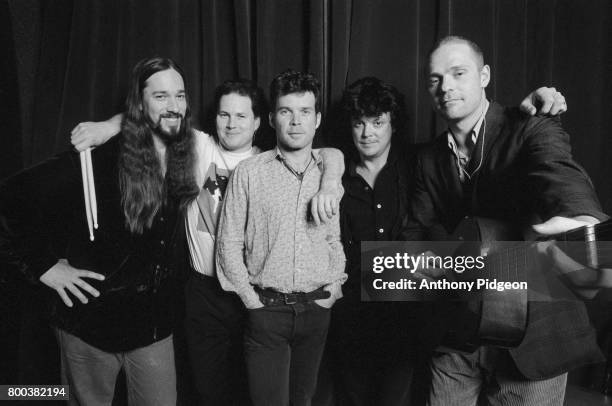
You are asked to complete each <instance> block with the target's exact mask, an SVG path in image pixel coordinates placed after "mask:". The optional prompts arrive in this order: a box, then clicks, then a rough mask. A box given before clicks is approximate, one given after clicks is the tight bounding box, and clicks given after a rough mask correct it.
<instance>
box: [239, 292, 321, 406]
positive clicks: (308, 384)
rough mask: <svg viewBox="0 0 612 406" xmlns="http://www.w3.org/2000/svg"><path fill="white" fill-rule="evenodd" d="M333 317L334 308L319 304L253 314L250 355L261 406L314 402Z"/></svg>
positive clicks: (251, 377) (246, 347)
mask: <svg viewBox="0 0 612 406" xmlns="http://www.w3.org/2000/svg"><path fill="white" fill-rule="evenodd" d="M329 318H330V309H326V308H323V307H321V306H319V305H317V304H316V303H314V302H307V303H296V304H292V305H280V306H265V307H263V308H260V309H254V310H249V311H248V320H247V326H246V331H245V336H244V351H245V356H246V363H247V371H248V379H249V390H250V393H251V399H252V401H253V404H254V405H255V406H258V405H265V406H286V405H288V404H289V403H290V402H291V404H292V405H294V406H303V405H310V404H311V401H312V397H313V395H314V392H315V388H316V384H317V374H318V371H319V365H320V363H321V356H322V355H323V349H324V348H325V340H326V338H327V330H328V327H329Z"/></svg>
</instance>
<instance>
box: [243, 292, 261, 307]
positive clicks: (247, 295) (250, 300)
mask: <svg viewBox="0 0 612 406" xmlns="http://www.w3.org/2000/svg"><path fill="white" fill-rule="evenodd" d="M239 296H240V299H241V300H242V303H244V306H245V307H246V308H247V309H255V308H258V307H261V304H262V303H261V300H259V295H258V294H257V292H255V289H253V288H252V287H251V288H250V289H248V290H246V291H245V292H242V293H240V294H239Z"/></svg>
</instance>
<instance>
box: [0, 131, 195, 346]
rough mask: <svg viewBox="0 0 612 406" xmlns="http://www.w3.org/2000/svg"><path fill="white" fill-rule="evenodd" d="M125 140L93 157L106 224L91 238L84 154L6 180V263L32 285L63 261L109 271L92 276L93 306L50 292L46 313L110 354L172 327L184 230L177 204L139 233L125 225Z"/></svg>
mask: <svg viewBox="0 0 612 406" xmlns="http://www.w3.org/2000/svg"><path fill="white" fill-rule="evenodd" d="M120 138H121V137H120V136H119V137H116V138H115V139H114V140H112V141H110V142H108V143H107V144H105V145H103V146H101V147H99V148H97V149H96V150H94V151H93V154H92V155H93V157H92V158H93V168H94V178H95V185H96V194H97V207H98V222H99V228H98V230H95V232H94V234H95V240H94V241H93V242H91V241H90V240H89V232H88V228H87V222H86V217H85V206H84V199H83V189H82V181H81V172H80V162H79V155H78V154H77V153H74V152H66V153H63V154H60V155H58V156H56V157H53V158H51V159H49V160H47V161H45V162H43V163H41V164H39V165H36V166H34V167H32V168H30V169H27V170H25V171H23V172H20V173H18V174H17V175H15V176H13V177H11V178H9V179H6V180H5V181H4V182H3V183H2V185H1V186H0V261H2V262H3V263H5V264H9V265H11V266H12V268H13V269H15V270H17V271H19V272H21V273H23V274H24V275H25V276H26V277H27V278H28V279H29V280H30V281H31V282H33V283H40V282H39V278H40V276H41V275H42V274H44V273H45V272H46V271H47V270H48V269H49V268H51V267H52V266H53V265H54V264H55V263H56V262H57V260H58V259H60V258H66V259H67V260H68V262H69V263H70V265H72V266H74V267H76V268H79V269H85V270H90V271H93V272H97V273H100V274H103V275H105V277H106V279H105V280H104V281H97V280H94V279H87V278H85V280H86V281H87V282H88V283H90V284H91V285H92V286H94V287H95V288H96V289H97V290H98V291H100V296H99V297H97V298H95V297H89V303H87V304H82V303H81V302H80V301H79V300H78V299H76V298H75V297H72V301H73V303H74V306H73V307H72V308H68V307H67V306H66V305H65V304H64V303H63V302H62V301H61V299H60V298H59V295H57V293H56V292H55V291H52V290H51V289H48V293H49V299H50V302H49V316H50V320H51V323H52V325H54V326H56V327H59V328H61V329H64V330H66V331H67V332H69V333H71V334H73V335H75V336H77V337H79V338H81V339H82V340H84V341H85V342H87V343H89V344H91V345H93V346H95V347H97V348H99V349H102V350H104V351H109V352H119V351H128V350H132V349H135V348H139V347H143V346H146V345H149V344H151V343H153V342H155V341H158V340H161V339H163V338H165V337H167V336H168V335H170V334H171V333H172V328H173V325H174V322H175V315H174V313H175V293H176V291H177V288H178V279H177V276H178V275H177V271H176V269H177V264H176V263H175V262H174V261H175V258H177V257H176V256H175V255H173V253H174V252H175V250H178V249H180V248H181V244H182V242H183V240H182V239H181V237H183V235H184V226H183V223H184V222H183V221H182V217H180V216H179V215H178V210H177V205H176V203H175V202H172V201H170V202H168V203H167V204H166V205H164V207H163V209H162V210H161V211H160V213H158V215H157V216H156V218H155V220H154V223H153V226H152V227H151V229H150V230H145V231H144V233H143V234H142V235H137V234H132V233H131V232H129V231H128V230H127V229H126V227H125V220H124V215H123V212H122V207H121V200H120V193H119V186H118V171H117V157H118V152H119V142H120ZM177 260H180V259H179V258H177ZM86 296H90V295H88V294H86Z"/></svg>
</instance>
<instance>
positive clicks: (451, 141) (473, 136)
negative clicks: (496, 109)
mask: <svg viewBox="0 0 612 406" xmlns="http://www.w3.org/2000/svg"><path fill="white" fill-rule="evenodd" d="M488 109H489V101H488V100H487V102H486V105H485V108H484V110H483V112H482V115H481V116H480V118H479V119H478V121H477V122H476V125H474V128H472V131H470V142H471V143H472V145H473V146H474V145H476V143H477V142H478V134H480V129H481V128H482V124H483V123H484V120H485V116H486V114H487V110H488ZM446 137H447V139H448V148H449V149H450V150H451V151H452V152H453V155H454V156H455V163H456V164H457V171H458V172H459V179H460V180H461V182H464V181H465V179H466V177H468V178H469V177H470V176H472V175H473V173H468V172H467V165H468V163H469V162H470V158H471V156H470V155H466V154H465V153H463V152H462V151H460V150H459V147H458V146H457V141H456V140H455V136H454V135H453V132H452V131H451V130H450V128H449V129H448V130H446ZM481 145H482V146H483V147H484V140H483V142H482V143H481ZM480 159H483V156H482V154H480Z"/></svg>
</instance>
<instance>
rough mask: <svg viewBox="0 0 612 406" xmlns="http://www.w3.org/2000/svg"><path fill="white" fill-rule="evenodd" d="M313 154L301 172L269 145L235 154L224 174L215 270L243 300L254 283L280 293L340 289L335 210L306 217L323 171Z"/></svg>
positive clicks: (250, 303)
mask: <svg viewBox="0 0 612 406" xmlns="http://www.w3.org/2000/svg"><path fill="white" fill-rule="evenodd" d="M312 159H313V161H311V163H310V164H309V165H308V166H307V168H306V170H305V171H304V173H303V175H302V176H301V179H300V176H299V175H297V174H296V173H295V170H292V169H289V168H288V167H287V165H286V163H285V162H283V157H282V155H280V154H279V151H278V150H273V151H268V152H264V153H262V154H260V155H258V156H256V157H253V158H249V159H247V160H245V161H243V162H241V163H240V164H239V165H238V166H237V167H236V170H235V171H234V174H233V175H232V177H231V179H230V184H229V185H228V188H227V192H226V197H225V203H224V206H223V211H222V213H221V219H220V223H219V233H218V239H217V276H218V277H219V281H220V283H221V286H222V287H223V288H224V289H225V290H229V291H234V292H236V293H237V294H238V295H239V296H240V298H241V299H242V301H243V302H244V304H245V305H246V306H247V308H252V307H255V306H257V304H258V303H259V297H258V295H257V293H256V292H255V290H254V288H253V285H256V286H259V287H261V288H271V289H274V290H276V291H279V292H284V293H289V292H310V291H313V290H316V289H318V288H320V287H322V286H328V288H329V289H330V290H331V291H332V294H333V295H334V296H335V297H341V295H342V293H341V290H340V285H341V284H342V283H344V281H345V280H346V273H345V272H344V264H345V258H344V252H343V250H342V244H341V242H340V224H339V217H338V216H335V217H334V218H333V219H332V221H331V222H329V223H327V224H322V225H320V226H317V225H315V224H314V222H313V221H308V212H309V210H308V208H309V202H310V200H311V199H312V197H313V196H314V195H315V194H316V193H317V192H318V190H319V184H320V182H321V175H322V172H321V170H320V169H319V166H320V165H321V160H320V157H319V156H315V155H314V154H313V156H312ZM313 162H314V163H313Z"/></svg>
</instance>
